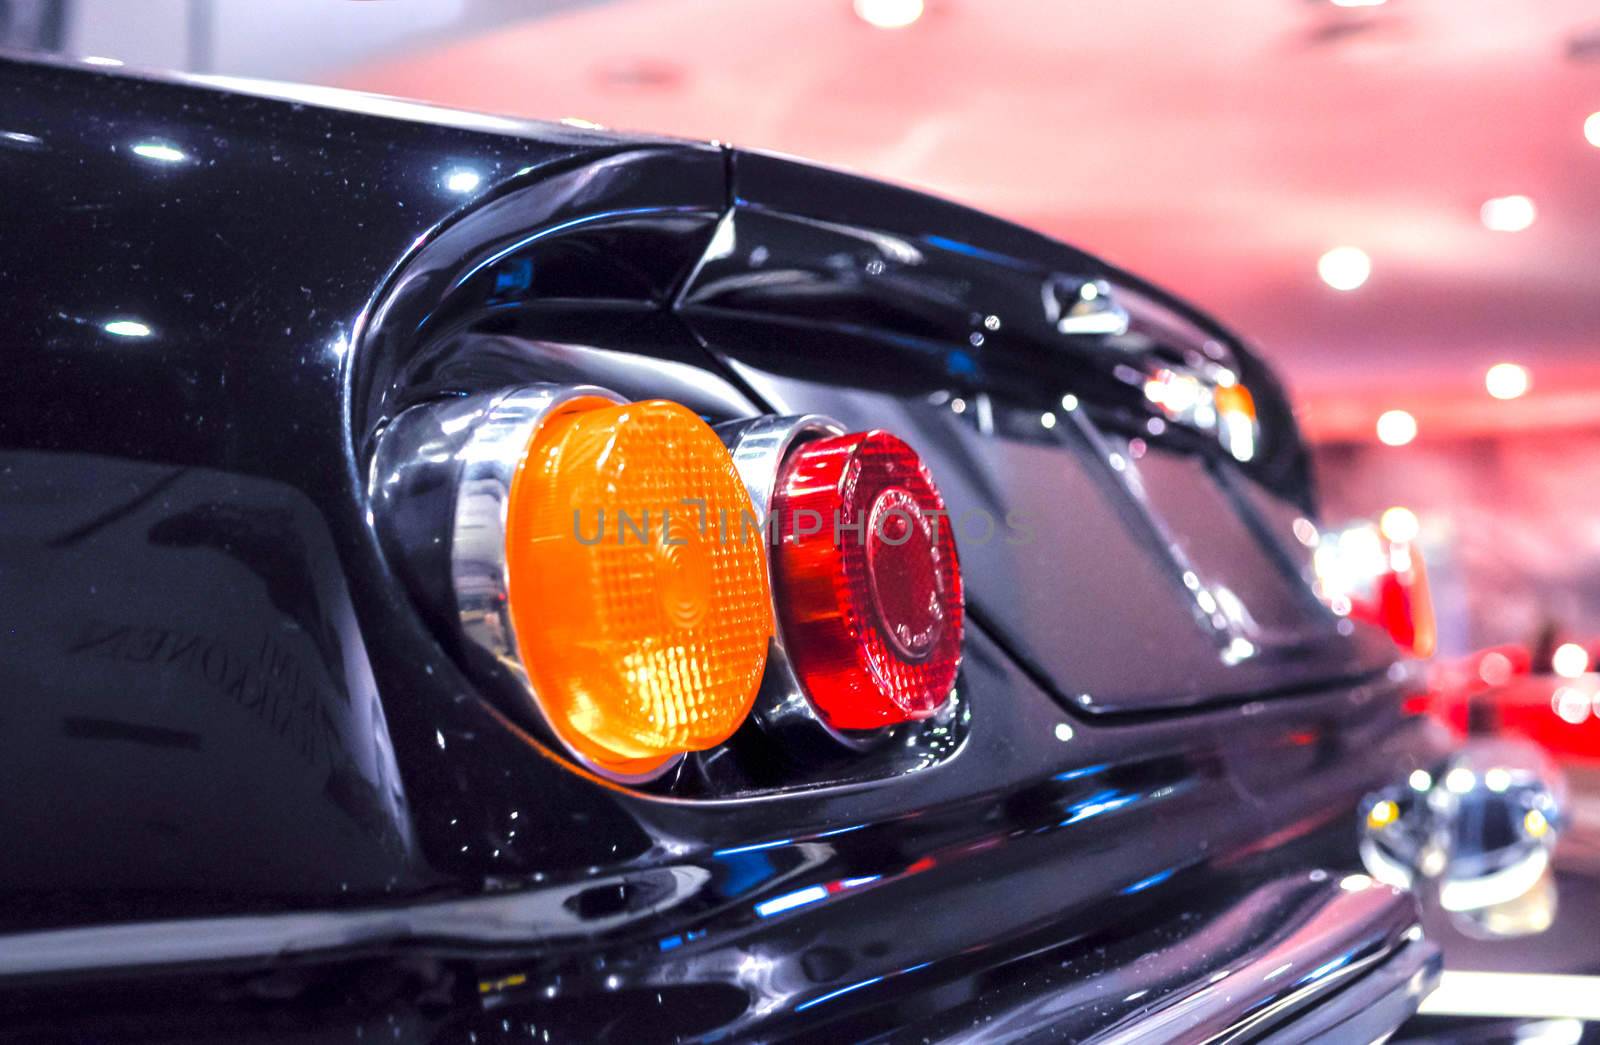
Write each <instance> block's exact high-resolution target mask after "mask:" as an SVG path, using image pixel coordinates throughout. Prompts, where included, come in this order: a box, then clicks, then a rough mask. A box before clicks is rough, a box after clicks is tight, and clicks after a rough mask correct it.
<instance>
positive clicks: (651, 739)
mask: <svg viewBox="0 0 1600 1045" xmlns="http://www.w3.org/2000/svg"><path fill="white" fill-rule="evenodd" d="M750 511H751V506H750V499H749V495H748V494H747V493H746V492H745V488H744V484H743V482H742V481H741V480H740V478H739V476H738V473H737V472H736V471H735V470H734V467H733V461H732V459H731V458H730V457H729V456H728V452H727V450H726V449H725V448H724V447H723V445H722V442H721V440H719V439H718V438H717V435H716V433H714V432H713V431H712V430H711V429H710V427H708V426H707V425H706V423H705V422H704V421H702V420H701V419H700V418H699V417H698V416H696V415H695V414H694V413H692V412H690V411H689V410H687V409H685V408H683V407H681V406H678V405H677V404H675V403H669V402H665V401H660V400H657V401H651V402H642V403H625V404H613V403H609V402H605V401H602V400H597V399H581V400H576V401H574V402H573V403H571V404H570V405H568V406H567V407H565V408H564V409H560V410H557V411H554V412H552V415H551V416H548V417H546V418H544V419H543V422H542V423H541V424H540V425H539V427H538V429H537V430H536V431H535V432H534V433H533V434H532V437H531V439H530V440H529V442H528V444H527V448H526V452H525V454H524V456H523V461H522V464H521V467H520V468H519V469H518V470H517V472H516V476H515V479H514V481H513V483H512V485H511V491H510V499H509V503H508V504H507V506H506V521H505V566H506V577H507V589H508V601H509V604H510V605H509V610H510V619H511V623H512V625H513V631H514V634H515V641H516V645H517V650H518V653H519V655H520V660H521V663H522V666H523V669H524V670H525V671H526V673H527V677H528V680H529V683H530V685H531V688H532V690H533V694H534V697H535V699H536V701H537V703H538V706H539V709H540V710H541V711H542V712H543V715H544V717H545V718H546V720H547V721H548V722H549V724H550V726H551V728H552V729H553V730H554V731H555V732H556V733H557V735H558V736H559V737H560V738H561V739H562V740H563V741H565V743H566V744H567V746H568V747H569V748H572V749H574V750H575V751H577V752H579V753H581V754H582V755H583V756H585V757H586V758H587V759H588V760H590V761H591V762H592V763H594V764H595V765H597V766H598V767H600V768H602V769H606V770H608V771H611V772H613V773H615V774H620V775H629V776H633V775H640V774H648V773H650V772H651V771H652V770H655V769H658V768H660V767H661V766H662V765H664V764H665V763H667V762H668V761H670V760H672V759H673V758H675V757H676V756H678V755H681V754H682V753H684V752H686V751H699V750H704V749H706V748H710V747H714V746H716V745H717V744H720V743H722V742H723V741H724V740H726V739H728V737H729V736H731V735H732V734H733V732H734V731H735V730H736V729H738V728H739V725H740V724H741V723H742V722H743V721H744V719H745V716H746V714H747V713H748V712H749V710H750V705H751V703H752V702H753V701H754V700H755V696H756V692H757V690H758V688H759V686H760V682H761V676H762V671H763V668H764V666H765V663H766V656H767V646H768V640H769V639H770V637H771V635H772V633H773V619H772V602H771V600H772V596H771V589H770V586H769V583H768V577H767V568H766V562H765V548H764V544H763V542H762V540H761V539H760V535H759V534H752V535H749V536H748V538H746V537H745V536H744V535H742V534H740V533H738V532H736V531H735V530H734V527H729V526H728V525H727V524H726V523H724V522H723V521H724V520H727V519H728V518H729V517H730V516H731V518H732V519H733V520H735V524H734V526H735V527H736V526H737V520H739V519H740V518H741V517H742V516H743V515H748V513H749V512H750ZM719 524H720V525H719ZM730 531H734V532H730Z"/></svg>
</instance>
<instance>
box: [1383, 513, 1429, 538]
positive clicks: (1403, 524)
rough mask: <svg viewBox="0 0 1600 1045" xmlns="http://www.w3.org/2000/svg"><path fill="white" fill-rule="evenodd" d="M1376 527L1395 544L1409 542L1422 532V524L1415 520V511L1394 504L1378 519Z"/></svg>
mask: <svg viewBox="0 0 1600 1045" xmlns="http://www.w3.org/2000/svg"><path fill="white" fill-rule="evenodd" d="M1378 529H1380V530H1382V531H1383V535H1384V536H1385V537H1387V538H1388V539H1389V540H1390V541H1392V542H1393V543H1395V544H1410V543H1411V542H1412V541H1414V540H1416V539H1417V534H1418V533H1421V532H1422V524H1421V523H1420V522H1418V521H1417V513H1416V512H1414V511H1412V510H1411V509H1410V508H1402V507H1400V506H1399V505H1396V506H1395V507H1393V508H1390V509H1388V510H1386V511H1385V512H1384V513H1383V515H1382V516H1381V517H1380V518H1379V519H1378Z"/></svg>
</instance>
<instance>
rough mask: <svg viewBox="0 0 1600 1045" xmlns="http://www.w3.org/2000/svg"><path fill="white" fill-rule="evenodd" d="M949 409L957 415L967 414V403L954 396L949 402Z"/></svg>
mask: <svg viewBox="0 0 1600 1045" xmlns="http://www.w3.org/2000/svg"><path fill="white" fill-rule="evenodd" d="M950 409H951V410H953V411H954V412H956V413H958V414H964V413H966V412H967V401H966V400H965V399H962V398H961V397H960V396H956V397H955V398H954V399H952V400H950Z"/></svg>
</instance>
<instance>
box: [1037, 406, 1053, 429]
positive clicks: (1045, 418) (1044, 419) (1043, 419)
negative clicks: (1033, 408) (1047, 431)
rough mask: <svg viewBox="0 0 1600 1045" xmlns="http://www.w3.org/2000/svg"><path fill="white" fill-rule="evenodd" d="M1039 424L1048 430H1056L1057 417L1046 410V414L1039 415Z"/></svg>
mask: <svg viewBox="0 0 1600 1045" xmlns="http://www.w3.org/2000/svg"><path fill="white" fill-rule="evenodd" d="M1039 423H1040V424H1042V425H1044V426H1045V427H1046V428H1054V427H1055V426H1056V415H1055V414H1052V413H1050V412H1049V411H1048V410H1046V411H1045V412H1044V413H1042V414H1040V415H1039Z"/></svg>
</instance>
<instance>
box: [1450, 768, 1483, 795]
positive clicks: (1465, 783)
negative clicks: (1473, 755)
mask: <svg viewBox="0 0 1600 1045" xmlns="http://www.w3.org/2000/svg"><path fill="white" fill-rule="evenodd" d="M1477 786H1478V775H1477V774H1476V773H1474V772H1473V771H1472V770H1470V769H1468V768H1467V767H1466V766H1457V767H1456V768H1454V769H1452V770H1450V772H1448V773H1446V774H1445V775H1444V788H1445V790H1446V791H1449V792H1450V793H1451V794H1453V795H1464V794H1467V793H1468V792H1469V791H1471V790H1472V789H1473V788H1475V787H1477Z"/></svg>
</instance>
